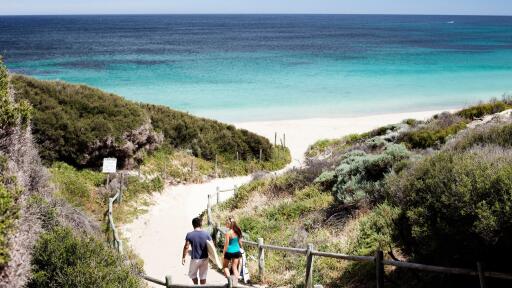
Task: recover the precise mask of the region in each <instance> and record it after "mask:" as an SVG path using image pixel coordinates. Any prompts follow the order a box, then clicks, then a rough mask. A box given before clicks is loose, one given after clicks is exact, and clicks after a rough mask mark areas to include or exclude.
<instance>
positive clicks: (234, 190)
mask: <svg viewBox="0 0 512 288" xmlns="http://www.w3.org/2000/svg"><path fill="white" fill-rule="evenodd" d="M236 193H238V186H236V185H235V187H234V188H233V197H236Z"/></svg>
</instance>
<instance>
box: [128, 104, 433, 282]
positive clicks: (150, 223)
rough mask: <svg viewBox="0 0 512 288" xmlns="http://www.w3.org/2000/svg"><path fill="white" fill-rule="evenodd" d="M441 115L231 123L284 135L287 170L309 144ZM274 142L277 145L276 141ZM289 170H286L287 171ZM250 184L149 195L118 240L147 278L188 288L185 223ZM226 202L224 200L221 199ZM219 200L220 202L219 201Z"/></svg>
mask: <svg viewBox="0 0 512 288" xmlns="http://www.w3.org/2000/svg"><path fill="white" fill-rule="evenodd" d="M439 112H441V111H425V112H411V113H396V114H385V115H375V116H364V117H355V118H335V119H323V118H322V119H304V120H284V121H262V122H246V123H237V124H235V125H236V126H237V127H239V128H244V129H247V130H249V131H252V132H256V133H258V134H260V135H263V136H266V137H268V138H269V139H270V140H271V141H272V142H273V141H274V133H275V132H277V133H278V138H279V137H282V135H283V133H285V134H286V145H287V146H288V147H289V148H290V150H291V154H292V157H293V162H292V164H293V166H297V165H299V163H300V162H301V161H303V159H304V157H303V154H304V152H305V151H306V149H307V148H308V146H309V145H311V144H312V143H314V142H315V141H317V140H319V139H325V138H338V137H342V136H344V135H347V134H351V133H363V132H366V131H369V130H371V129H373V128H377V127H380V126H383V125H387V124H393V123H398V122H400V121H402V120H403V119H406V118H415V119H426V118H428V117H431V116H432V115H434V114H436V113H439ZM278 141H279V140H278ZM290 166H292V165H289V167H290ZM250 180H251V177H250V176H245V177H234V178H222V179H216V180H213V181H211V182H208V183H203V184H190V185H178V186H167V187H165V190H164V191H163V192H162V193H161V194H154V196H153V200H154V203H155V205H153V206H152V207H150V209H149V212H148V213H147V214H145V215H142V216H140V217H138V218H137V219H136V220H135V221H134V222H133V223H131V224H128V225H125V226H124V227H122V230H123V235H124V237H125V238H126V239H128V242H129V243H127V244H129V245H130V246H131V247H132V248H133V249H134V250H135V252H136V253H137V254H138V255H139V256H140V257H141V258H142V259H143V260H144V269H145V271H146V273H147V274H148V275H149V276H152V277H156V278H159V279H162V280H163V279H164V277H165V276H166V275H171V276H172V278H173V283H179V284H188V283H190V280H189V279H188V278H187V276H186V274H187V271H188V263H187V264H186V265H185V266H182V265H181V263H180V259H181V253H182V248H183V244H184V239H185V234H186V233H187V232H189V231H190V230H191V229H192V226H191V223H190V222H191V220H192V218H193V217H195V216H197V215H199V214H200V213H201V212H202V211H204V210H205V209H206V206H207V195H208V194H214V193H215V191H216V187H217V186H219V187H220V188H221V189H226V188H231V187H233V185H242V184H244V183H247V182H249V181H250ZM223 197H229V195H223ZM224 199H225V198H223V200H224ZM209 275H210V276H209V278H208V283H212V284H221V283H225V281H226V280H225V279H224V277H223V276H222V275H221V274H219V273H217V272H215V271H210V274H209Z"/></svg>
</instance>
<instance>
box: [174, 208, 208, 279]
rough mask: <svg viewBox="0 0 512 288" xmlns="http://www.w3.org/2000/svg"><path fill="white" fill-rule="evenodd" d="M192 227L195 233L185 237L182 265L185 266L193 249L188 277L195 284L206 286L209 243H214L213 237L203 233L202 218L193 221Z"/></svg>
mask: <svg viewBox="0 0 512 288" xmlns="http://www.w3.org/2000/svg"><path fill="white" fill-rule="evenodd" d="M192 227H194V231H192V232H189V233H187V236H186V237H185V246H184V247H183V258H182V259H181V264H183V265H185V257H186V256H187V252H188V250H189V249H190V247H192V253H191V256H192V259H191V260H190V267H189V270H188V276H189V277H190V279H192V282H194V284H198V280H199V283H200V284H201V285H204V284H206V275H207V274H208V243H207V241H212V237H211V236H210V235H209V234H208V233H206V232H205V231H203V229H202V221H201V218H199V217H196V218H194V219H192Z"/></svg>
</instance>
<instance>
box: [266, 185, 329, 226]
mask: <svg viewBox="0 0 512 288" xmlns="http://www.w3.org/2000/svg"><path fill="white" fill-rule="evenodd" d="M332 199H333V198H332V196H331V195H330V194H328V193H325V192H322V191H320V190H319V189H317V188H316V187H314V186H309V187H306V188H304V189H302V190H299V191H296V192H295V194H294V196H293V199H292V200H291V201H286V202H284V203H282V204H280V205H277V206H275V207H272V208H269V209H267V210H266V212H265V218H266V219H267V220H268V221H271V222H272V221H275V222H278V223H285V222H287V221H294V220H297V219H300V218H301V217H302V216H303V215H305V214H306V213H309V212H312V211H318V210H321V209H323V208H326V207H328V206H329V205H330V204H331V203H332Z"/></svg>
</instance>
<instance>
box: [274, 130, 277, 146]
mask: <svg viewBox="0 0 512 288" xmlns="http://www.w3.org/2000/svg"><path fill="white" fill-rule="evenodd" d="M274 146H277V132H275V134H274Z"/></svg>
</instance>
